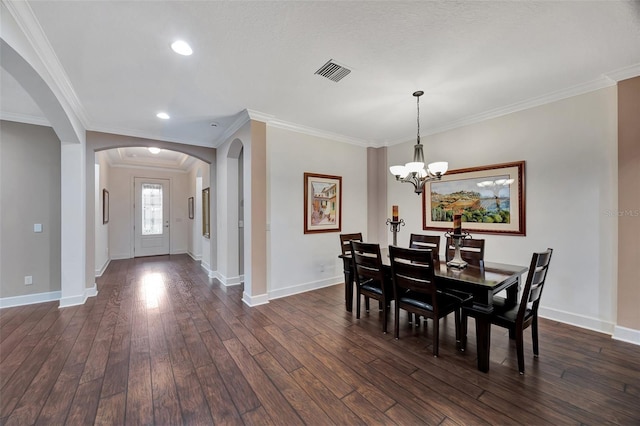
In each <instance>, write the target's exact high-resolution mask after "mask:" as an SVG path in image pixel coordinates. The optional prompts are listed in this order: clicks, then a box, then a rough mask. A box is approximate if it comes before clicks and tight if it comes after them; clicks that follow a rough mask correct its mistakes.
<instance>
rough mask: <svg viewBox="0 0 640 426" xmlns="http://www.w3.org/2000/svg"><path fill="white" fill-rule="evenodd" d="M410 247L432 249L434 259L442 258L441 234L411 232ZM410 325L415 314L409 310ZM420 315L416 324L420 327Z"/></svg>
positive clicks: (416, 319)
mask: <svg viewBox="0 0 640 426" xmlns="http://www.w3.org/2000/svg"><path fill="white" fill-rule="evenodd" d="M409 248H413V249H422V250H431V252H432V253H433V260H435V261H438V260H439V259H440V236H439V235H424V234H411V235H410V236H409ZM407 315H408V319H409V325H411V324H413V323H414V321H413V314H412V313H411V312H407ZM420 323H421V321H420V317H419V316H418V315H416V318H415V326H416V327H420Z"/></svg>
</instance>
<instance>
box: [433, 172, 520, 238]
mask: <svg viewBox="0 0 640 426" xmlns="http://www.w3.org/2000/svg"><path fill="white" fill-rule="evenodd" d="M524 181H525V162H524V161H516V162H512V163H503V164H493V165H489V166H481V167H472V168H467V169H459V170H451V171H449V172H447V174H446V175H444V176H443V177H442V179H441V180H439V181H431V182H427V183H426V184H425V189H424V191H423V193H422V228H423V229H424V230H437V231H447V230H450V229H452V228H453V215H454V214H456V213H457V214H462V229H463V230H464V231H468V232H470V233H474V232H477V233H484V234H500V235H521V236H524V235H526V221H525V219H526V215H525V207H526V205H525V186H524Z"/></svg>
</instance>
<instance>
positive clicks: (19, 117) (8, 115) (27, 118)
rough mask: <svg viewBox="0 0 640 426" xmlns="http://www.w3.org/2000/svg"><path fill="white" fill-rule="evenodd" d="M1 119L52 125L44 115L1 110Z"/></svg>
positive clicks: (37, 124)
mask: <svg viewBox="0 0 640 426" xmlns="http://www.w3.org/2000/svg"><path fill="white" fill-rule="evenodd" d="M0 120H5V121H15V122H16V123H25V124H35V125H36V126H47V127H51V123H49V120H47V119H46V118H44V117H40V116H36V115H28V114H16V113H13V112H4V111H0Z"/></svg>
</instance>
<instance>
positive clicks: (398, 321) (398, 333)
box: [393, 300, 411, 340]
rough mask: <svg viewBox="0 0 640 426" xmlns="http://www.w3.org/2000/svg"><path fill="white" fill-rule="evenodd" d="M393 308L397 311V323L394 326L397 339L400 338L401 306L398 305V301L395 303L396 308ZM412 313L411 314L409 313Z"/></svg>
mask: <svg viewBox="0 0 640 426" xmlns="http://www.w3.org/2000/svg"><path fill="white" fill-rule="evenodd" d="M393 310H394V311H395V315H394V316H393V317H394V318H395V324H394V327H395V329H396V332H395V335H396V340H397V339H399V338H400V306H399V305H398V301H397V300H396V303H394V308H393ZM409 315H411V314H409Z"/></svg>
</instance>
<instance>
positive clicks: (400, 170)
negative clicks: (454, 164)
mask: <svg viewBox="0 0 640 426" xmlns="http://www.w3.org/2000/svg"><path fill="white" fill-rule="evenodd" d="M422 95H424V92H423V91H422V90H418V91H417V92H414V93H413V96H415V97H416V102H417V105H418V137H417V143H416V144H415V145H414V146H413V161H412V162H410V163H407V164H405V165H404V166H391V167H389V171H390V172H391V174H392V175H394V176H395V177H396V180H397V181H400V182H402V183H410V184H412V185H413V187H414V188H415V193H416V194H422V191H423V189H424V184H425V183H427V182H430V181H432V180H440V178H442V175H444V174H445V173H447V169H448V168H449V163H447V162H446V161H438V162H435V163H431V164H429V165H428V166H427V168H426V170H425V168H424V153H423V152H422V144H421V143H420V96H422Z"/></svg>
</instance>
